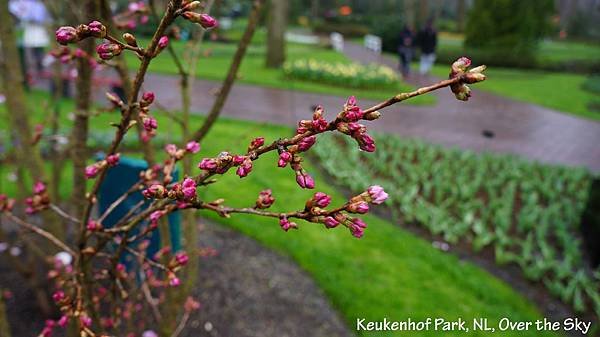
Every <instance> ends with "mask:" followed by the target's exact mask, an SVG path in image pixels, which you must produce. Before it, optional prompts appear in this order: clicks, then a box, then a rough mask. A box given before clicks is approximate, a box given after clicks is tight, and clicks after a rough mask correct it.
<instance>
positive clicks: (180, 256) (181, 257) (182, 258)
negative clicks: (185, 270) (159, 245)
mask: <svg viewBox="0 0 600 337" xmlns="http://www.w3.org/2000/svg"><path fill="white" fill-rule="evenodd" d="M189 259H190V258H189V257H188V255H187V254H186V253H185V252H181V253H177V254H175V261H177V263H178V264H179V265H180V266H185V265H186V264H187V263H188V261H189Z"/></svg>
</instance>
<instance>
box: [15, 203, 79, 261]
mask: <svg viewBox="0 0 600 337" xmlns="http://www.w3.org/2000/svg"><path fill="white" fill-rule="evenodd" d="M4 215H5V216H6V217H7V218H8V219H10V220H11V221H13V222H14V223H16V224H17V225H19V226H21V227H23V228H25V229H28V230H30V231H32V232H34V233H36V234H38V235H40V236H41V237H43V238H45V239H46V240H48V241H50V242H51V243H52V244H54V245H55V246H56V247H58V248H60V249H62V250H64V251H65V252H67V253H69V254H71V255H72V256H75V251H73V250H72V249H71V248H70V247H69V246H67V245H66V244H65V243H64V242H62V241H61V240H59V239H58V238H56V236H54V235H52V233H50V232H47V231H45V230H43V229H41V228H39V227H37V226H34V225H32V224H30V223H28V222H26V221H23V220H21V219H20V218H18V217H16V216H14V215H13V214H12V213H9V212H5V213H4Z"/></svg>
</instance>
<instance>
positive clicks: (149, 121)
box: [142, 116, 158, 132]
mask: <svg viewBox="0 0 600 337" xmlns="http://www.w3.org/2000/svg"><path fill="white" fill-rule="evenodd" d="M142 123H143V124H144V129H146V131H148V132H151V131H152V130H155V129H157V128H158V122H157V121H156V118H154V117H150V116H147V117H144V118H142Z"/></svg>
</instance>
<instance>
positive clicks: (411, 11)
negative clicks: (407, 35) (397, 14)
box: [402, 0, 416, 29]
mask: <svg viewBox="0 0 600 337" xmlns="http://www.w3.org/2000/svg"><path fill="white" fill-rule="evenodd" d="M402 5H403V14H404V15H402V17H403V18H404V22H405V23H406V24H407V25H408V26H409V27H410V28H412V29H415V28H416V26H415V2H414V0H404V1H403V2H402Z"/></svg>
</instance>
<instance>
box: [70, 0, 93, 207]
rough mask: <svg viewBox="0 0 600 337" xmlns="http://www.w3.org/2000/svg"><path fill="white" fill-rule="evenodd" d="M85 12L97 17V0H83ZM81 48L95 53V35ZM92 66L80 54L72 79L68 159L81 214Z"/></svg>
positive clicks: (83, 199)
mask: <svg viewBox="0 0 600 337" xmlns="http://www.w3.org/2000/svg"><path fill="white" fill-rule="evenodd" d="M85 9H86V10H85V13H86V14H85V15H86V16H87V18H86V19H87V20H86V22H88V21H92V20H94V19H96V14H97V13H98V12H99V11H98V3H97V0H87V1H86V2H85ZM80 48H81V49H83V50H84V51H85V52H86V53H88V54H89V55H94V39H85V40H83V41H82V42H81V43H80ZM92 75H93V70H92V67H91V66H90V64H89V62H88V61H87V60H86V59H84V58H82V59H78V60H77V80H76V81H75V86H76V95H75V121H74V123H73V130H72V131H71V142H70V144H71V160H72V162H73V194H72V199H71V202H72V205H73V213H74V214H75V216H76V217H81V216H82V214H83V210H84V208H85V206H86V204H87V198H86V186H87V185H86V184H87V179H86V177H85V174H84V172H85V166H86V162H87V159H88V158H87V157H88V148H87V139H88V134H89V113H90V108H91V103H92Z"/></svg>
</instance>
